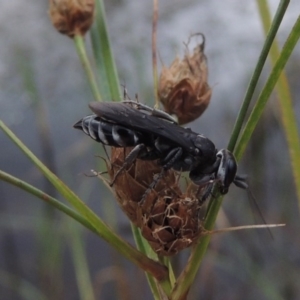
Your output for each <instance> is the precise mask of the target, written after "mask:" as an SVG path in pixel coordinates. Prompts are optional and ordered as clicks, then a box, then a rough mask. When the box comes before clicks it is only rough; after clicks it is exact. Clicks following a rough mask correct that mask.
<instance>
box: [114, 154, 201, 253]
mask: <svg viewBox="0 0 300 300" xmlns="http://www.w3.org/2000/svg"><path fill="white" fill-rule="evenodd" d="M129 152H130V148H126V149H125V150H124V149H123V148H122V149H121V148H112V155H111V163H112V165H111V168H110V169H109V174H110V177H111V179H112V178H113V177H114V174H115V173H116V172H117V171H118V170H119V168H120V167H121V166H122V165H123V163H124V157H126V156H127V155H128V153H129ZM160 172H161V166H159V165H157V163H156V162H153V161H144V160H136V162H135V163H134V164H132V165H131V166H128V168H127V170H125V171H123V172H121V173H120V174H119V176H118V177H117V179H116V181H115V183H114V186H113V187H114V190H115V194H116V198H117V200H118V202H119V204H120V205H121V207H122V209H123V211H124V212H125V213H126V215H127V216H128V218H129V219H130V220H131V221H132V222H133V223H134V224H135V225H136V226H138V227H139V228H141V232H142V235H143V236H144V238H145V239H147V240H148V242H149V244H150V245H151V247H152V248H153V249H154V251H156V252H157V253H158V254H160V255H167V256H169V255H174V254H176V253H177V252H178V251H180V250H182V249H185V248H187V247H189V246H191V245H192V244H193V243H194V242H195V241H197V239H198V238H199V236H200V235H201V234H202V232H203V229H202V226H201V222H200V220H199V210H200V205H199V201H198V199H196V197H194V196H193V195H194V194H192V195H189V194H183V193H182V192H181V190H180V188H179V186H178V180H177V178H176V177H177V176H176V174H175V172H174V171H173V170H169V171H167V172H166V174H165V176H164V177H163V179H162V180H160V181H159V182H158V184H157V185H156V187H155V189H154V190H152V191H150V192H149V193H148V194H147V196H146V198H145V199H144V201H143V202H141V199H142V197H143V195H144V193H145V191H146V190H147V189H148V187H149V185H150V184H151V183H152V181H153V176H155V174H158V173H160Z"/></svg>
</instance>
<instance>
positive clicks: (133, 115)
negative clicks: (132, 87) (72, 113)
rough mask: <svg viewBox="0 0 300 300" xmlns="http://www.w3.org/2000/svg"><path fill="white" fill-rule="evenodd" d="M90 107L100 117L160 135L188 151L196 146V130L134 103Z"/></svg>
mask: <svg viewBox="0 0 300 300" xmlns="http://www.w3.org/2000/svg"><path fill="white" fill-rule="evenodd" d="M89 107H90V109H91V110H92V111H93V112H94V113H95V114H96V115H97V116H98V117H100V118H101V119H104V120H106V121H107V122H111V123H115V124H118V125H122V126H125V127H128V128H130V129H132V130H136V131H140V132H142V133H143V132H144V133H147V134H153V135H156V136H159V137H161V138H164V139H167V140H169V141H170V142H171V143H174V144H176V145H178V146H180V147H182V148H183V149H185V150H186V151H188V152H190V151H191V149H194V148H195V145H194V143H193V137H195V136H196V135H197V134H196V133H195V132H193V131H191V130H190V129H187V128H183V127H180V126H178V125H177V124H174V123H172V122H168V121H167V120H166V119H162V118H159V117H157V116H154V115H151V114H147V113H145V112H142V111H140V110H138V109H135V108H133V107H132V104H128V103H122V102H119V103H111V102H109V103H108V102H92V103H90V104H89Z"/></svg>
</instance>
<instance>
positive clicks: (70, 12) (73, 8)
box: [49, 0, 95, 38]
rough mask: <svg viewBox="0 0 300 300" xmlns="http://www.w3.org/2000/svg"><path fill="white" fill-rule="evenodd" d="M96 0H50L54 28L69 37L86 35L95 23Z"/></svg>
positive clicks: (50, 13)
mask: <svg viewBox="0 0 300 300" xmlns="http://www.w3.org/2000/svg"><path fill="white" fill-rule="evenodd" d="M94 8H95V0H50V7H49V15H50V19H51V21H52V24H53V26H54V27H55V28H56V29H57V30H58V31H59V32H60V33H62V34H66V35H68V36H69V37H71V38H72V37H74V35H85V33H86V32H87V31H88V30H89V28H90V27H91V25H92V23H93V19H94Z"/></svg>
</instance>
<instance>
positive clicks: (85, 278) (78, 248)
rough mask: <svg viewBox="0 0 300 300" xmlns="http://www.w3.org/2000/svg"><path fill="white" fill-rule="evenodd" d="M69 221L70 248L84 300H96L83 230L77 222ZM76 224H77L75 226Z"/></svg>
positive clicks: (78, 285) (81, 296)
mask: <svg viewBox="0 0 300 300" xmlns="http://www.w3.org/2000/svg"><path fill="white" fill-rule="evenodd" d="M67 221H68V223H69V224H68V227H69V230H68V233H69V234H68V238H69V239H70V242H71V243H70V245H71V247H70V250H71V253H72V256H73V264H74V267H75V275H76V279H77V287H78V291H79V295H80V299H82V300H95V299H96V298H95V294H94V290H93V284H92V279H91V275H90V272H89V267H88V262H87V257H86V253H85V250H84V243H83V239H82V232H81V230H80V228H79V227H78V226H76V224H74V223H71V222H70V221H69V220H67ZM74 225H75V226H74Z"/></svg>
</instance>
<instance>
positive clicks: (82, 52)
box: [74, 35, 102, 101]
mask: <svg viewBox="0 0 300 300" xmlns="http://www.w3.org/2000/svg"><path fill="white" fill-rule="evenodd" d="M74 43H75V47H76V50H77V53H78V56H79V58H80V60H81V63H82V65H83V67H84V70H85V72H86V75H87V78H88V82H89V85H90V87H91V90H92V93H93V96H94V98H95V100H97V101H102V98H101V95H100V92H99V90H98V86H97V81H96V79H95V75H94V73H93V70H92V67H91V65H90V62H89V59H88V57H87V53H86V49H85V44H84V39H83V36H82V35H75V36H74Z"/></svg>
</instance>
